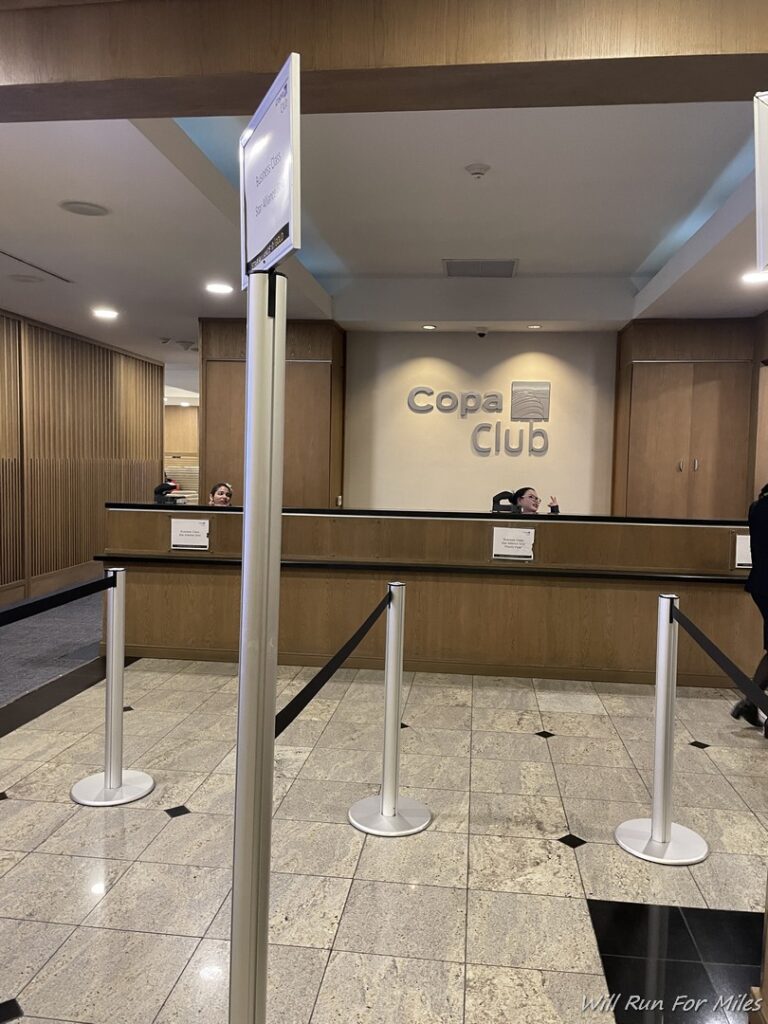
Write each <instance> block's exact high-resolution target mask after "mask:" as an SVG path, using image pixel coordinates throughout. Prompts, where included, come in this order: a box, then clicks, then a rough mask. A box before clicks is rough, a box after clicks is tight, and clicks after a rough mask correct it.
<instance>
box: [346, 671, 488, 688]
mask: <svg viewBox="0 0 768 1024" xmlns="http://www.w3.org/2000/svg"><path fill="white" fill-rule="evenodd" d="M358 679H359V676H358ZM412 682H413V685H414V686H464V687H466V686H471V685H472V676H465V675H461V674H459V673H457V672H416V673H414V676H413V679H412Z"/></svg>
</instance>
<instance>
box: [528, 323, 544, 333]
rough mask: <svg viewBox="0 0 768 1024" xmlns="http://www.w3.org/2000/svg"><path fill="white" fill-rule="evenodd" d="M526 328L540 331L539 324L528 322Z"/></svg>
mask: <svg viewBox="0 0 768 1024" xmlns="http://www.w3.org/2000/svg"><path fill="white" fill-rule="evenodd" d="M528 330H529V331H540V330H541V324H528Z"/></svg>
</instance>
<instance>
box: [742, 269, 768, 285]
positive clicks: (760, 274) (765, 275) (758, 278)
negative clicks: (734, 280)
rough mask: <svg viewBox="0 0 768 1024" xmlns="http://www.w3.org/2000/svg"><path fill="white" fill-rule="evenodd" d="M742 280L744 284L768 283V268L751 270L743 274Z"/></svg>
mask: <svg viewBox="0 0 768 1024" xmlns="http://www.w3.org/2000/svg"><path fill="white" fill-rule="evenodd" d="M741 280H742V281H743V282H744V284H768V270H750V272H749V273H748V274H742V275H741Z"/></svg>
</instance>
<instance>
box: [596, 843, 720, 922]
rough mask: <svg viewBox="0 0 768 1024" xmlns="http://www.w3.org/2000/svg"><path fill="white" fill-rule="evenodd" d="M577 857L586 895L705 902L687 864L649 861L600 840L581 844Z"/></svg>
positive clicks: (625, 899) (689, 903)
mask: <svg viewBox="0 0 768 1024" xmlns="http://www.w3.org/2000/svg"><path fill="white" fill-rule="evenodd" d="M576 860H577V861H578V862H579V870H580V871H581V879H582V882H583V883H584V892H585V893H586V894H587V898H588V899H597V900H620V901H622V902H624V903H655V904H663V905H665V906H674V907H703V906H706V904H705V903H704V900H703V899H702V896H701V893H700V892H699V890H698V888H697V886H696V883H695V882H694V880H693V878H692V876H691V873H690V871H689V870H688V868H685V867H670V866H669V865H667V864H652V863H651V862H650V861H646V860H640V858H639V857H633V856H632V854H630V853H626V851H624V850H622V849H620V848H619V847H618V846H609V845H607V844H602V843H587V845H586V846H580V847H579V848H578V849H577V850H576Z"/></svg>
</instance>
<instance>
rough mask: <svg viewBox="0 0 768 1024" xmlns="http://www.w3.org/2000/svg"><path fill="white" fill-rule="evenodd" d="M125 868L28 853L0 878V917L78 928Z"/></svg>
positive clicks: (92, 860) (90, 859) (119, 863)
mask: <svg viewBox="0 0 768 1024" xmlns="http://www.w3.org/2000/svg"><path fill="white" fill-rule="evenodd" d="M127 867H128V865H127V864H126V863H125V862H124V861H117V860H97V859H96V858H94V857H61V856H56V855H49V854H43V853H30V854H29V855H28V856H27V857H25V858H24V860H23V861H21V863H20V864H18V865H17V866H16V867H15V868H13V870H12V871H9V872H8V874H6V875H4V876H3V877H2V878H0V917H15V918H18V919H20V920H30V921H48V922H49V923H52V924H80V922H81V921H82V920H83V919H84V918H85V917H86V916H87V915H88V914H89V913H90V911H91V910H93V908H94V907H95V906H96V904H97V903H98V902H99V901H100V900H101V899H102V898H103V896H104V893H105V892H108V891H109V890H110V889H111V888H112V886H113V885H114V884H115V882H117V880H118V879H119V878H120V876H121V875H122V874H123V872H124V871H125V870H126V869H127Z"/></svg>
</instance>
